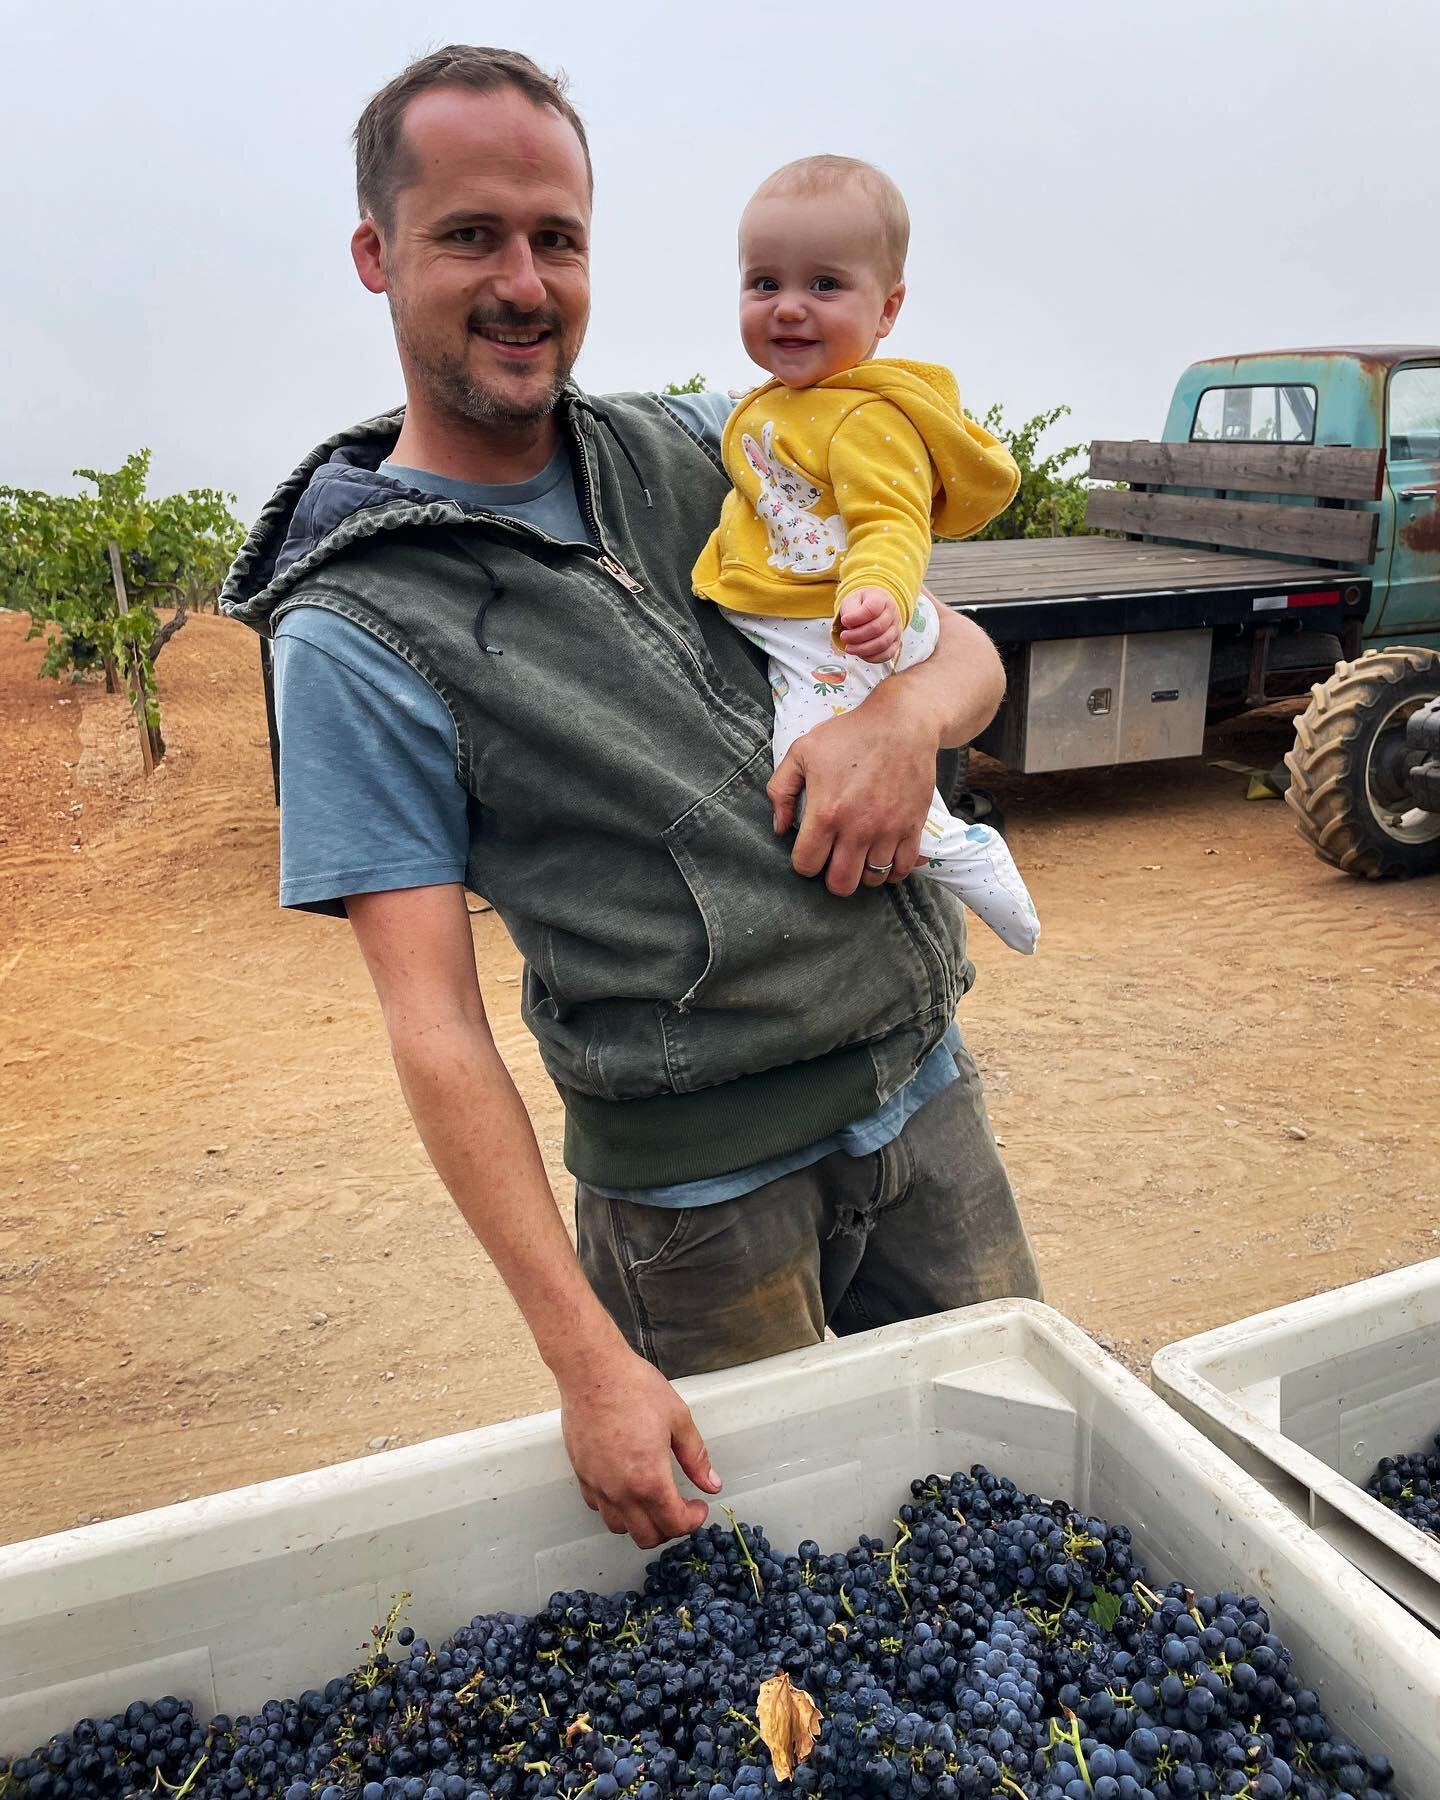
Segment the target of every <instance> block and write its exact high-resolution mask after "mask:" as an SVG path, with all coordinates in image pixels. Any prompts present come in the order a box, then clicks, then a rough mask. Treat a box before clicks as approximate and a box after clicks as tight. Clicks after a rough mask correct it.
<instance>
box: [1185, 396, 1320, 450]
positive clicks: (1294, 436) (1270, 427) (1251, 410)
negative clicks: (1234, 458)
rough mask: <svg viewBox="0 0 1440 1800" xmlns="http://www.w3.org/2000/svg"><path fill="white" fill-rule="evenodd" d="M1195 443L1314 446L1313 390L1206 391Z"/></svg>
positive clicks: (1197, 412) (1198, 414) (1197, 416)
mask: <svg viewBox="0 0 1440 1800" xmlns="http://www.w3.org/2000/svg"><path fill="white" fill-rule="evenodd" d="M1190 439H1191V442H1192V443H1206V442H1209V441H1211V440H1214V441H1216V442H1219V443H1228V444H1313V443H1314V442H1315V390H1314V388H1313V387H1302V386H1299V385H1285V386H1276V387H1213V388H1206V390H1205V392H1204V393H1203V394H1202V395H1201V396H1200V403H1199V405H1198V406H1197V407H1196V408H1195V423H1194V425H1193V426H1191V428H1190Z"/></svg>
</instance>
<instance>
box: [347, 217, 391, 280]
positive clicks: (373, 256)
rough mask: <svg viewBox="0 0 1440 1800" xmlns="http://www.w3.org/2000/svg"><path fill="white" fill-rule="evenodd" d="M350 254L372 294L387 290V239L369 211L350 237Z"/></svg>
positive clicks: (356, 270)
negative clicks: (381, 233)
mask: <svg viewBox="0 0 1440 1800" xmlns="http://www.w3.org/2000/svg"><path fill="white" fill-rule="evenodd" d="M350 255H351V256H352V258H353V259H354V262H355V273H356V274H357V275H358V276H359V277H360V279H361V281H362V282H364V284H365V286H366V287H367V288H369V290H370V292H371V293H372V294H383V293H384V292H385V240H384V239H383V238H382V237H381V236H380V228H379V227H378V226H377V225H376V223H375V221H374V220H373V219H372V218H371V217H370V216H369V214H368V213H367V214H366V216H365V217H364V218H363V219H362V220H361V221H360V223H359V224H358V225H357V226H356V227H355V230H354V233H353V235H352V236H351V239H350Z"/></svg>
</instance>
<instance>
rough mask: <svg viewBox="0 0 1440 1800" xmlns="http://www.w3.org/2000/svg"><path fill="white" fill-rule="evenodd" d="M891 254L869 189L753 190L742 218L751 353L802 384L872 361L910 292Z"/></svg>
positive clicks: (743, 311) (744, 304) (744, 311)
mask: <svg viewBox="0 0 1440 1800" xmlns="http://www.w3.org/2000/svg"><path fill="white" fill-rule="evenodd" d="M882 258H883V252H882V249H881V245H880V227H879V221H878V220H877V218H876V216H875V211H874V208H873V206H872V204H871V202H870V200H869V197H868V196H867V195H866V194H864V193H863V192H857V191H856V190H855V189H853V188H845V187H841V188H837V189H835V190H834V191H832V192H829V193H823V194H771V195H765V196H762V197H761V198H759V199H756V200H752V201H751V202H750V204H749V206H747V207H746V209H745V212H744V215H743V217H742V218H741V220H740V336H741V338H742V339H743V341H744V344H745V349H746V351H747V352H748V354H749V355H750V357H751V359H752V360H753V361H755V362H757V363H758V364H759V365H760V367H761V368H762V369H768V370H769V371H770V373H771V374H772V375H775V376H778V377H779V379H780V380H781V381H783V382H784V383H785V385H786V387H794V388H799V387H813V386H814V385H815V383H816V382H817V381H824V380H825V379H826V377H827V376H830V375H838V374H839V373H840V371H841V370H842V369H849V368H853V367H854V366H855V364H856V363H858V362H863V361H864V360H865V358H866V357H867V356H870V355H872V354H873V352H874V349H875V346H876V344H877V343H878V342H879V341H880V339H881V338H882V337H884V336H886V334H887V333H888V332H889V330H890V327H891V325H893V324H894V322H895V315H896V313H898V312H899V310H900V302H901V300H902V299H903V298H904V296H905V287H904V284H903V282H897V281H893V280H891V279H890V277H889V274H888V272H887V271H886V270H885V269H884V268H883V264H882Z"/></svg>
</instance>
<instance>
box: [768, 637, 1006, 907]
mask: <svg viewBox="0 0 1440 1800" xmlns="http://www.w3.org/2000/svg"><path fill="white" fill-rule="evenodd" d="M936 612H937V614H938V618H939V628H940V641H939V643H938V644H937V646H936V648H935V651H934V653H933V654H932V655H931V656H929V657H928V658H927V659H926V660H925V661H924V662H922V663H917V664H916V666H915V667H914V668H913V669H907V670H906V671H905V673H904V674H903V675H892V676H891V677H890V678H889V679H888V680H886V681H882V682H881V683H880V685H879V686H878V687H877V688H876V689H875V690H874V692H873V693H871V694H868V695H867V696H866V698H865V699H864V700H863V701H862V702H861V704H860V705H859V706H857V707H855V708H854V709H853V710H852V711H850V712H848V713H844V714H842V715H840V716H839V717H838V718H832V719H827V720H825V722H824V723H823V724H820V725H817V726H815V728H814V729H813V730H811V731H807V732H806V733H805V735H804V737H802V738H797V739H796V741H795V743H794V744H792V745H791V747H790V750H789V751H788V753H787V754H786V756H785V759H784V761H783V762H782V763H781V764H780V767H779V768H778V769H777V770H776V771H775V773H774V775H772V776H771V778H770V784H769V787H768V788H767V790H766V791H767V793H768V794H769V796H770V803H771V805H772V807H773V808H774V823H775V830H776V831H777V832H786V831H789V830H790V828H791V826H792V825H793V824H794V822H795V813H796V808H797V803H798V801H799V797H800V794H801V792H802V791H803V792H804V794H805V818H804V822H803V823H802V825H801V827H800V830H799V832H798V833H797V834H796V838H795V849H794V852H793V854H792V856H791V861H792V862H793V863H794V865H795V869H796V872H797V873H798V874H801V875H818V874H819V873H820V872H821V870H822V869H823V870H824V871H825V885H826V887H828V888H829V889H830V891H831V892H832V893H835V894H853V893H854V892H855V889H856V888H857V887H858V886H860V884H861V882H862V881H863V883H864V885H865V886H866V887H879V886H880V885H881V884H882V883H884V882H886V881H892V882H893V881H903V880H904V879H905V877H906V876H907V875H909V873H910V871H911V870H912V869H913V868H914V867H915V864H916V862H917V861H918V860H919V856H920V832H921V828H922V826H923V825H924V823H925V816H926V814H927V812H928V811H929V807H930V801H931V799H932V797H933V795H934V790H935V758H936V755H937V753H938V752H939V751H940V750H942V749H950V748H952V747H954V746H955V745H957V744H968V743H969V742H970V740H971V739H972V738H974V737H976V736H978V734H979V733H980V732H981V731H983V730H984V728H985V727H986V726H987V725H988V724H989V723H990V721H991V719H992V718H994V716H995V712H996V709H997V708H998V707H999V705H1000V701H1001V700H1002V698H1003V697H1004V693H1005V673H1004V670H1003V668H1002V667H1001V664H1000V658H999V657H998V656H997V655H996V652H995V646H994V645H993V644H992V643H991V642H990V639H989V638H988V637H987V636H986V635H985V633H984V632H983V631H982V630H981V629H980V627H979V626H978V625H975V624H973V623H972V622H971V621H970V620H969V619H965V618H960V617H957V616H956V615H955V614H954V613H951V612H950V611H949V609H948V608H946V607H944V606H939V607H937V608H936ZM887 863H888V864H890V865H892V866H891V867H890V868H889V869H886V867H885V865H886V864H887ZM867 865H868V866H867Z"/></svg>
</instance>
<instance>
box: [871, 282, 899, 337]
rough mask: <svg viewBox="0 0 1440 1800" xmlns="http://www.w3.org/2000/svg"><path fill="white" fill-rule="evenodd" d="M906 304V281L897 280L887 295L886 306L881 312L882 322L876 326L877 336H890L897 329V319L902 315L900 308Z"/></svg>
mask: <svg viewBox="0 0 1440 1800" xmlns="http://www.w3.org/2000/svg"><path fill="white" fill-rule="evenodd" d="M904 304H905V283H904V282H903V281H897V282H896V284H895V286H894V287H893V288H891V290H890V292H889V293H888V294H887V295H886V296H885V308H884V311H883V312H882V313H881V314H880V323H879V325H878V326H877V327H876V328H875V335H876V337H882V338H884V337H889V335H890V333H891V332H892V331H893V330H894V329H895V321H896V319H898V318H899V316H900V308H901V307H902V306H903V305H904Z"/></svg>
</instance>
